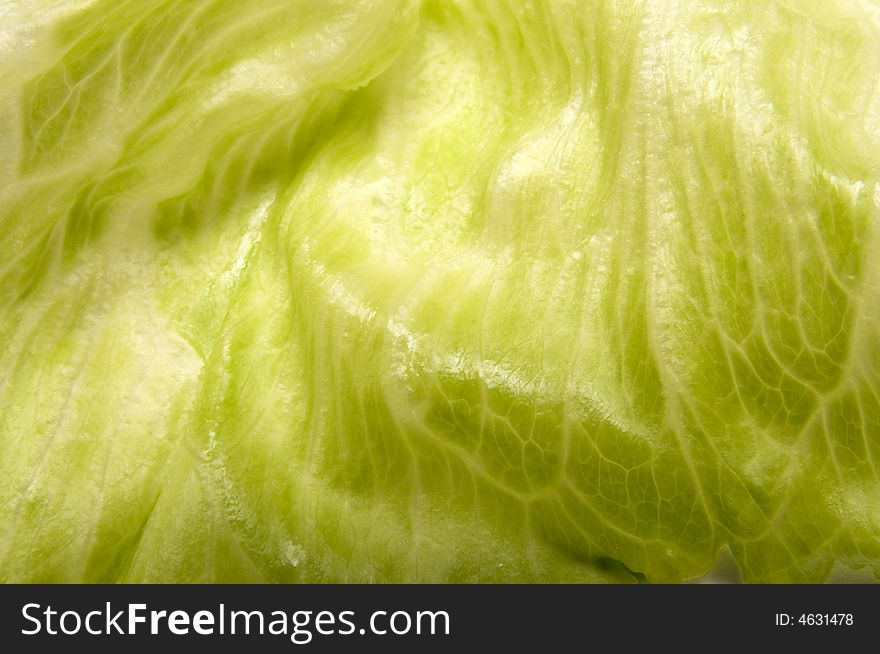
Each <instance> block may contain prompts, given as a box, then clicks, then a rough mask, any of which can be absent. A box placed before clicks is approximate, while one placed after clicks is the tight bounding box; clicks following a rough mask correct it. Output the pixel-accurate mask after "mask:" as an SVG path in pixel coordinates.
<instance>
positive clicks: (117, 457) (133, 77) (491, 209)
mask: <svg viewBox="0 0 880 654" xmlns="http://www.w3.org/2000/svg"><path fill="white" fill-rule="evenodd" d="M0 153H2V155H0V581H6V582H12V581H27V582H47V581H49V582H73V581H89V582H108V581H109V582H117V581H118V582H122V581H126V582H142V581H149V582H220V581H223V582H239V581H272V582H298V581H304V582H305V581H308V582H315V581H321V582H325V581H326V582H331V581H332V582H365V581H366V582H411V581H420V582H440V581H442V582H495V581H501V582H539V581H549V582H557V581H567V582H605V581H633V580H648V581H660V582H665V581H680V580H686V579H691V578H695V577H698V576H700V575H703V574H705V573H707V572H708V571H710V570H712V569H713V567H714V566H715V565H716V561H718V559H719V556H721V555H722V553H723V552H726V551H727V550H729V552H730V554H731V555H732V557H733V559H734V560H735V561H736V563H737V565H738V567H739V570H740V572H741V576H742V579H744V580H745V581H757V582H816V581H823V580H825V579H827V578H828V576H829V574H831V573H832V571H833V570H834V569H835V568H836V567H841V568H853V569H862V570H864V571H867V572H868V573H869V575H870V573H871V572H873V575H880V477H878V466H880V6H878V5H877V3H876V2H873V1H871V0H830V1H822V2H818V1H817V2H799V1H796V0H776V1H774V0H765V1H761V2H728V1H726V0H711V1H710V0H700V1H693V2H692V1H690V0H687V1H686V0H678V1H676V0H645V1H644V2H637V1H623V0H621V1H615V0H595V1H584V2H575V1H564V0H558V1H555V0H548V1H547V2H538V1H535V2H528V1H521V2H520V1H514V0H510V1H500V0H499V1H487V2H483V1H478V0H461V1H459V2H453V1H449V0H442V1H441V0H435V1H433V2H432V1H426V2H423V3H422V4H418V3H416V2H410V1H409V0H400V1H391V0H359V1H351V0H333V1H328V0H288V1H284V2H279V1H278V0H246V1H245V0H202V1H200V2H187V1H182V0H128V1H122V0H78V1H64V2H62V1H60V0H54V1H49V0H31V1H26V2H12V3H3V4H2V5H0ZM728 556H729V555H728ZM873 575H870V576H873Z"/></svg>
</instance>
